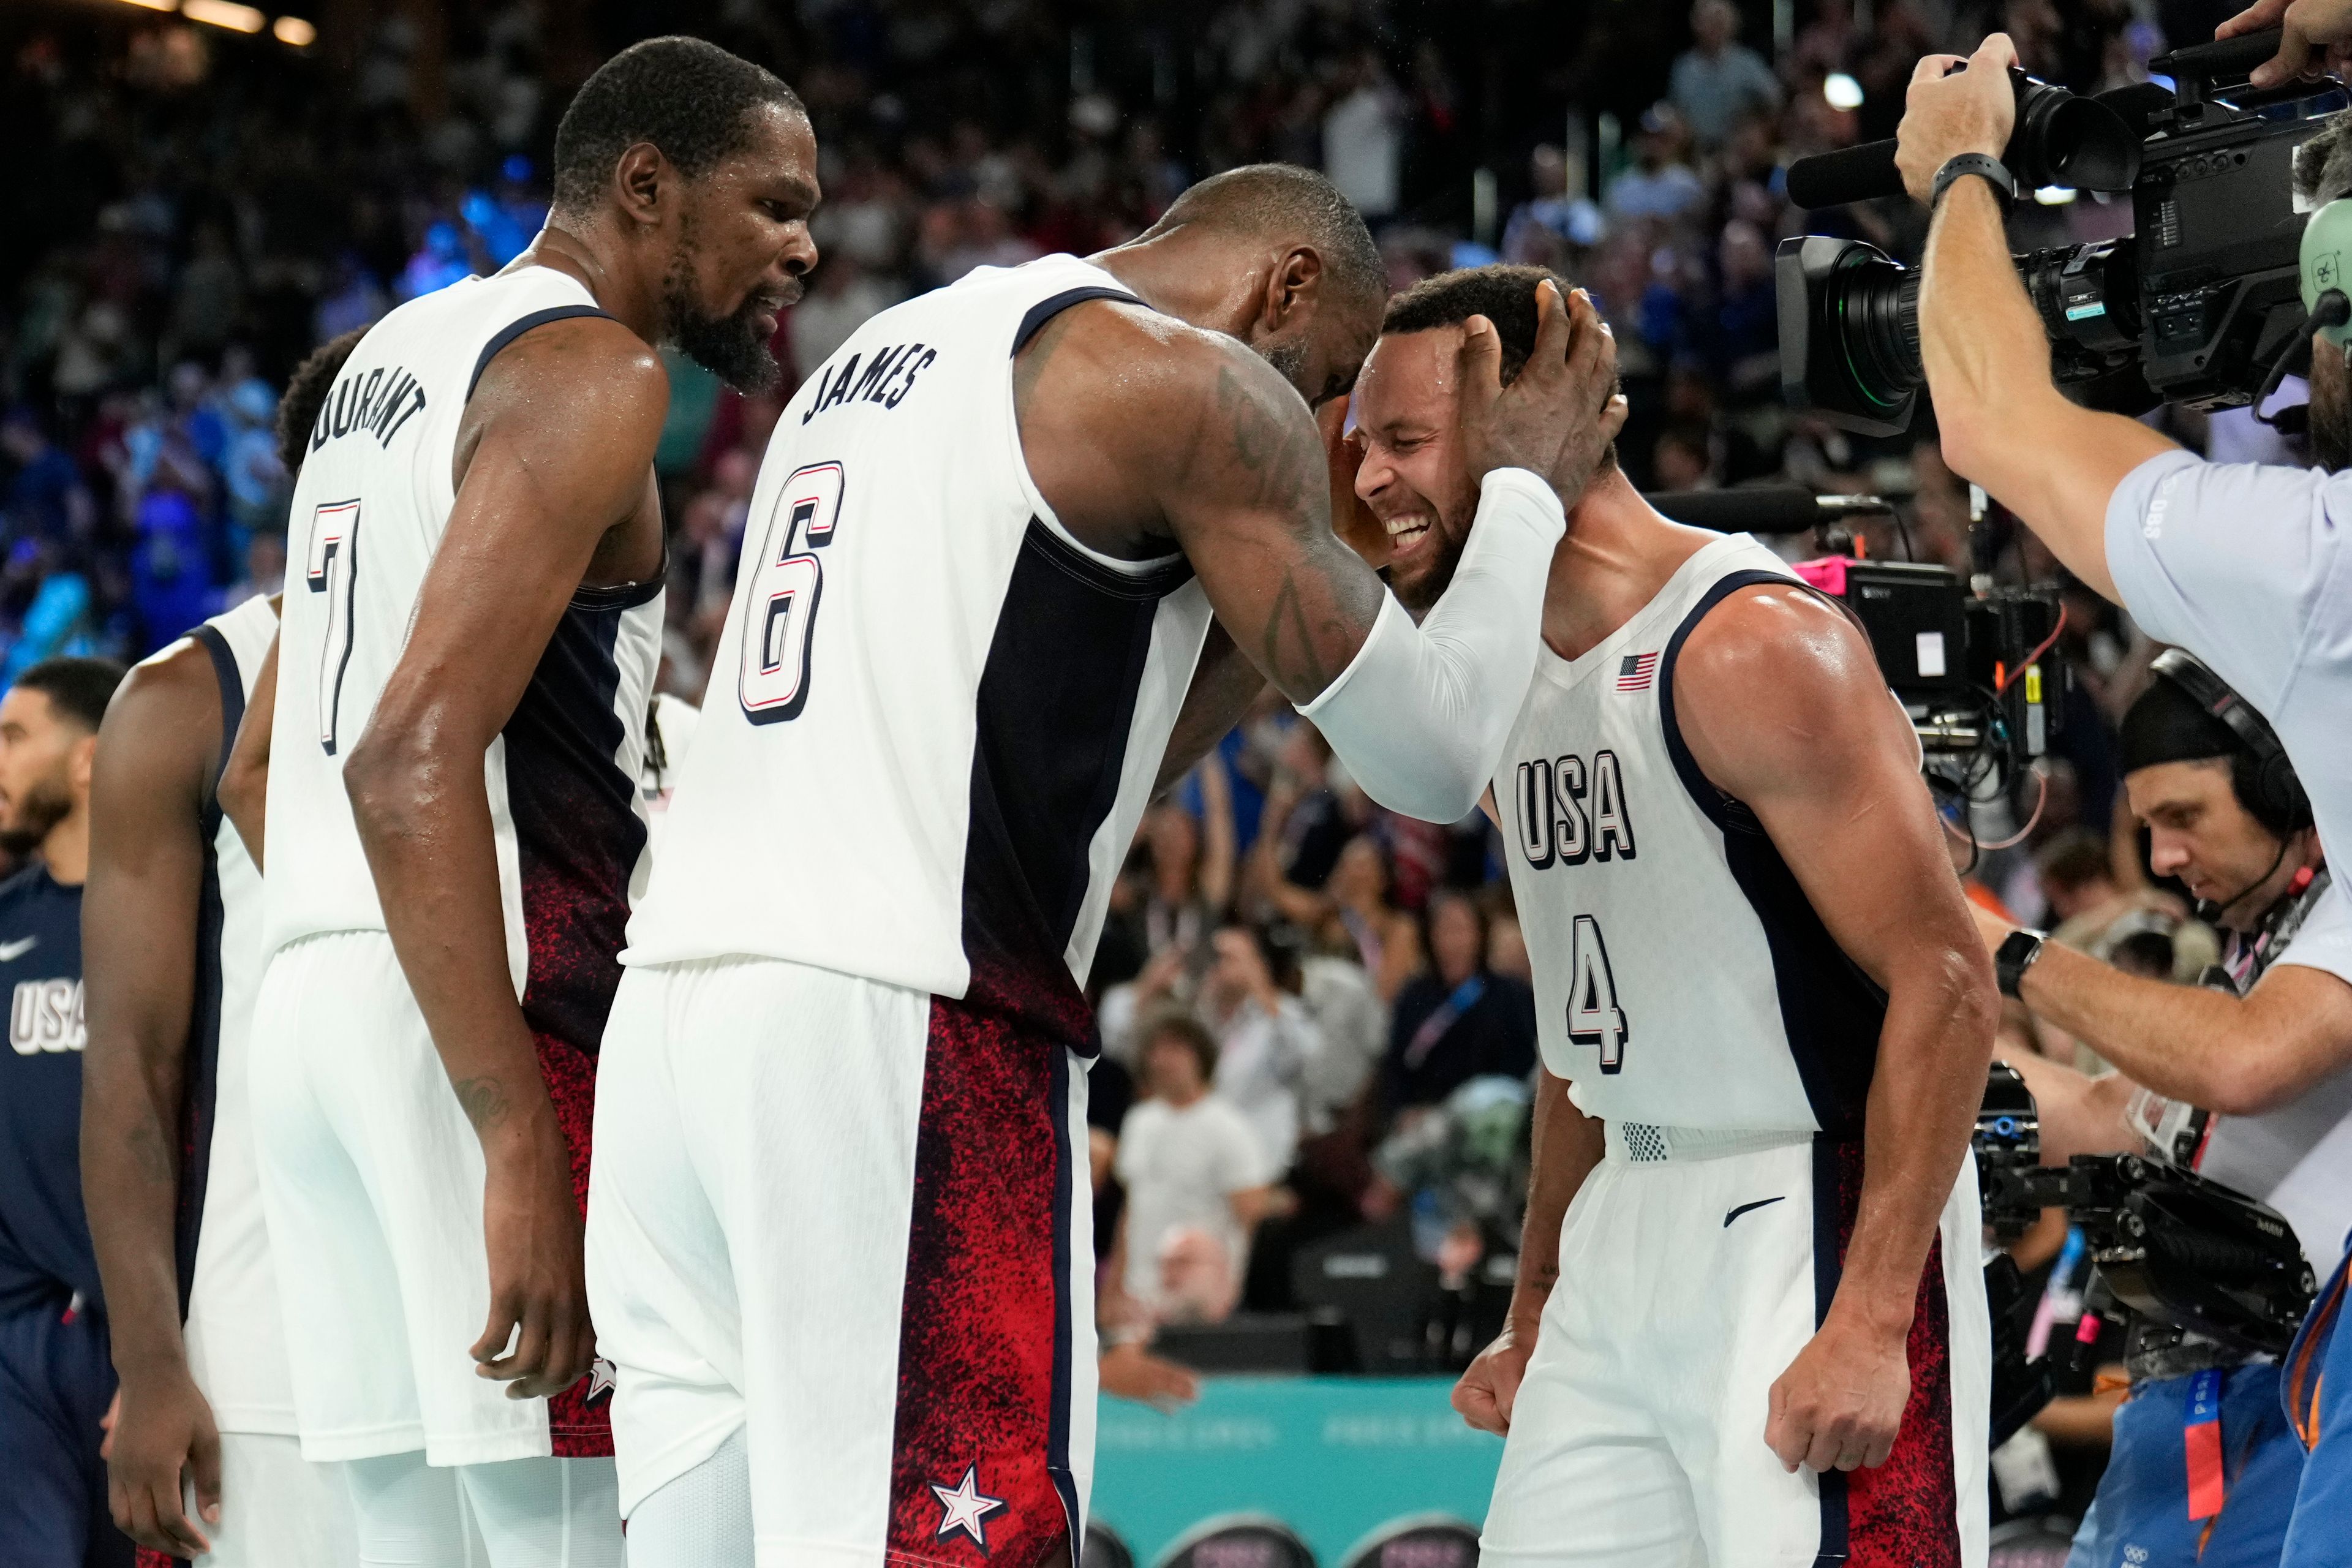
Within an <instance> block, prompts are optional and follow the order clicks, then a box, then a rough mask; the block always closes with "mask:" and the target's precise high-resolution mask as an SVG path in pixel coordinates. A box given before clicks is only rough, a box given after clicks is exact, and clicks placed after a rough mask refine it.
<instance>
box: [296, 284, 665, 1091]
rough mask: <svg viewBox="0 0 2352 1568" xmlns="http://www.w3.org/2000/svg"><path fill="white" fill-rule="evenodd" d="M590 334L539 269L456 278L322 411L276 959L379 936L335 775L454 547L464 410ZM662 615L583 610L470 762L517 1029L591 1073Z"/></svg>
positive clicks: (631, 868) (588, 603)
mask: <svg viewBox="0 0 2352 1568" xmlns="http://www.w3.org/2000/svg"><path fill="white" fill-rule="evenodd" d="M601 313H602V312H601V311H599V310H597V309H596V306H595V302H594V300H593V299H592V298H591V297H590V295H589V293H588V290H587V289H585V288H584V287H583V286H582V285H581V284H580V283H579V282H577V281H576V280H574V279H572V278H570V277H568V276H566V275H565V274H563V273H561V272H558V271H556V270H554V269H553V268H545V267H526V268H521V269H520V270H517V271H513V272H509V273H505V274H502V275H500V276H499V277H496V278H488V279H467V280H466V281H464V282H462V283H458V284H456V285H454V286H452V287H450V288H448V289H443V290H441V291H440V292H439V293H436V294H428V295H426V296H425V297H424V298H422V299H419V300H412V301H410V302H409V303H408V304H405V305H403V306H402V307H400V309H398V310H394V311H393V312H392V313H391V314H390V315H388V316H386V317H385V318H384V319H383V321H379V322H377V323H376V325H375V326H374V327H373V329H371V330H370V331H369V332H368V334H367V336H366V337H364V338H362V340H361V341H360V343H359V346H358V347H357V348H355V349H353V350H352V356H351V359H350V361H349V363H346V364H345V366H344V367H343V371H342V374H341V377H340V378H339V379H338V380H337V381H336V384H335V387H334V390H333V392H332V393H331V395H329V397H328V399H327V403H326V406H325V407H324V408H323V409H321V410H320V415H319V422H318V424H317V425H316V426H313V427H312V429H311V432H310V451H309V454H308V456H307V458H305V460H304V462H303V466H302V471H301V475H300V477H299V479H298V480H297V482H296V484H295V489H294V502H293V509H292V514H291V517H290V519H289V554H290V555H291V557H292V559H291V562H290V566H291V570H290V571H289V574H288V577H287V585H286V597H285V611H284V615H285V628H284V631H283V633H282V637H281V641H280V644H279V648H278V707H277V712H276V731H275V739H274V740H273V742H271V751H270V778H269V811H268V818H269V820H268V840H269V861H270V865H271V867H272V868H274V870H273V874H272V875H271V877H270V878H269V881H268V894H267V900H266V902H267V908H268V936H267V941H268V946H269V948H270V949H271V950H272V951H275V950H276V949H277V948H278V947H280V946H283V945H284V944H285V943H287V942H292V941H295V940H297V939H298V938H300V937H304V936H309V935H311V934H314V933H316V932H320V931H380V930H382V929H383V910H382V908H381V906H380V905H379V904H378V902H377V900H376V890H375V882H374V880H373V878H372V877H371V876H370V875H369V872H368V867H367V860H366V858H365V856H364V855H363V854H362V851H361V848H360V840H359V833H358V829H357V828H356V826H354V824H353V821H352V808H351V803H350V801H349V799H348V798H347V797H346V796H345V795H344V793H343V777H342V769H343V759H344V758H345V757H347V756H348V755H349V754H350V752H351V749H352V746H353V745H354V744H355V743H357V742H358V740H359V738H360V736H361V735H362V733H363V732H364V731H366V729H367V726H368V721H369V719H370V718H371V717H372V716H373V713H374V711H375V705H376V701H377V700H378V698H380V697H381V696H382V694H383V688H384V683H385V681H386V680H387V679H390V677H391V675H392V671H393V668H394V666H395V665H396V664H397V663H398V662H399V659H400V655H401V651H402V649H403V648H404V647H405V645H406V643H407V638H408V629H409V624H410V619H411V617H412V616H414V614H415V608H416V600H417V595H418V592H419V590H420V588H421V587H422V586H423V584H424V581H425V572H426V570H427V568H429V567H430V566H431V565H432V563H433V557H434V554H435V552H436V551H437V550H438V549H439V547H440V544H441V536H442V533H443V531H444V530H445V529H446V527H447V526H448V521H449V513H450V509H451V508H452V506H453V505H454V504H455V503H456V500H457V496H456V490H455V487H454V482H453V475H452V468H453V458H454V456H455V453H456V448H457V432H458V426H459V425H460V422H461V421H462V419H463V416H464V414H465V407H466V402H467V398H469V397H470V396H471V395H473V390H474V385H475V383H476V382H477V381H478V380H479V379H480V376H481V373H482V371H483V370H484V369H485V368H486V367H487V366H488V363H489V362H490V360H491V358H492V357H493V356H495V355H496V354H497V353H499V351H500V350H501V349H503V348H505V347H506V346H507V345H508V344H509V343H510V342H513V341H514V340H515V339H516V338H518V337H520V336H521V335H522V333H524V332H526V331H530V329H531V328H533V327H536V326H540V325H543V324H545V323H546V322H549V321H558V320H562V319H563V318H566V317H571V316H583V315H598V314H601ZM661 615H662V612H661V583H660V581H659V579H658V578H656V580H655V581H653V582H650V583H646V584H631V585H625V586H621V587H613V588H582V589H580V590H579V591H578V592H577V593H576V594H575V595H573V598H572V605H571V607H570V608H568V609H567V610H566V611H565V612H564V615H563V618H562V621H561V622H560V623H558V625H557V627H556V630H555V633H554V635H553V636H552V637H551V638H550V639H549V642H548V645H547V648H546V651H545V652H544V653H543V654H542V655H541V658H540V662H539V666H538V668H537V669H536V670H535V671H534V672H533V674H532V676H531V679H530V684H529V686H528V687H526V688H525V690H524V693H523V697H522V700H521V701H520V703H519V704H518V705H517V706H516V709H515V711H514V715H513V717H512V718H510V719H509V721H508V722H507V725H506V728H505V730H504V731H503V732H502V733H501V734H500V735H499V738H498V739H497V740H496V741H494V742H491V744H490V747H489V749H488V752H487V754H486V755H485V757H484V759H483V766H484V769H485V772H486V775H487V782H488V788H489V800H490V816H491V820H492V824H493V826H494V827H495V829H496V832H497V844H498V859H499V886H500V889H501V891H502V893H503V896H504V902H505V908H506V927H507V931H506V936H507V954H508V960H509V967H510V968H511V970H512V971H513V976H514V982H515V985H516V989H517V992H518V994H520V996H521V998H522V1002H523V1011H524V1015H525V1016H526V1017H527V1018H528V1019H529V1021H530V1024H531V1026H532V1027H533V1029H534V1030H536V1031H538V1032H539V1033H541V1034H542V1035H553V1036H555V1037H560V1038H562V1039H563V1040H565V1041H567V1042H568V1043H570V1044H571V1045H572V1046H573V1047H576V1048H577V1049H579V1050H582V1051H584V1052H587V1053H589V1054H591V1055H592V1056H593V1053H594V1051H595V1049H596V1047H597V1045H598V1043H599V1042H600V1040H601V1039H602V1037H603V1034H604V1012H605V1009H606V1008H607V1007H609V1005H610V1004H611V1000H612V992H613V989H614V986H616V985H617V984H619V981H620V970H619V965H618V963H617V959H616V955H617V953H618V952H619V949H620V944H621V939H622V934H623V931H624V930H625V924H626V921H627V905H628V898H629V894H630V891H631V889H632V886H633V885H634V882H635V879H636V878H637V876H638V875H639V873H640V868H641V862H642V860H643V858H644V850H645V843H646V829H645V818H644V813H643V810H642V807H641V804H640V802H639V799H638V794H637V781H638V774H639V773H640V771H641V770H642V767H643V764H644V757H645V744H646V742H645V730H646V723H645V721H646V703H647V701H648V700H649V697H650V694H651V691H652V687H653V679H654V672H655V668H656V665H657V664H658V662H659V659H660V644H661Z"/></svg>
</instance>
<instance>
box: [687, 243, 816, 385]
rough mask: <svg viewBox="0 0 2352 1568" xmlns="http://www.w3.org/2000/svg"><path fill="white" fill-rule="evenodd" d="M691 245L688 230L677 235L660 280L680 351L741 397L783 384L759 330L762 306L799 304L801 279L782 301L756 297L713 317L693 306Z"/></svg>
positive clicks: (796, 280)
mask: <svg viewBox="0 0 2352 1568" xmlns="http://www.w3.org/2000/svg"><path fill="white" fill-rule="evenodd" d="M692 245H693V234H692V231H691V230H690V229H689V230H688V231H686V232H684V233H682V234H680V235H679V237H678V246H677V254H676V255H674V256H673V257H671V258H670V265H669V276H668V277H667V278H666V279H663V280H662V307H663V310H664V312H665V313H666V314H667V316H668V317H669V330H670V335H671V337H672V338H673V339H674V340H675V341H676V342H677V347H678V352H679V353H683V354H685V355H686V357H687V358H688V359H690V360H692V361H693V362H694V363H697V364H698V365H700V366H702V368H703V369H705V370H707V371H709V372H710V373H711V374H713V375H716V376H717V377H719V380H721V381H723V382H725V383H726V384H728V385H730V386H731V387H733V388H735V390H736V391H738V392H765V391H767V390H768V389H769V388H771V387H772V386H774V385H775V384H776V383H778V382H779V381H781V380H782V379H783V374H784V372H783V367H782V366H781V365H779V364H777V363H776V356H775V355H774V354H772V353H770V352H769V351H768V340H767V338H766V337H765V336H763V335H762V334H761V331H760V325H759V315H760V310H761V307H762V306H768V307H772V308H775V309H782V307H784V306H787V305H790V304H792V303H793V301H794V300H798V299H799V298H800V297H801V292H800V281H799V279H792V280H791V281H790V282H789V283H788V285H787V288H786V292H785V295H784V297H783V298H782V300H777V299H774V298H772V297H771V298H766V299H763V298H761V296H760V295H759V294H757V293H753V294H751V295H749V296H747V297H746V298H745V299H744V300H743V303H742V304H740V305H739V306H737V307H736V308H735V310H734V313H733V314H731V315H726V316H714V315H711V314H710V313H709V311H707V310H703V309H702V307H701V306H699V305H698V304H696V303H695V300H694V267H693V263H692V260H691V254H692Z"/></svg>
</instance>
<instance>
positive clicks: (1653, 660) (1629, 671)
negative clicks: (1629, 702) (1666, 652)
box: [1617, 653, 1658, 691]
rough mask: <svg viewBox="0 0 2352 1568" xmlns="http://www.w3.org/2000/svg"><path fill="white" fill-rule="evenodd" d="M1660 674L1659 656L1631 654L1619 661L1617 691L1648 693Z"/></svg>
mask: <svg viewBox="0 0 2352 1568" xmlns="http://www.w3.org/2000/svg"><path fill="white" fill-rule="evenodd" d="M1657 673H1658V656H1657V655H1656V654H1654V653H1629V654H1627V655H1626V656H1625V657H1624V658H1621V659H1619V660H1618V661H1617V689H1618V690H1620V691H1647V690H1648V689H1650V682H1651V681H1652V680H1653V679H1655V678H1656V676H1657Z"/></svg>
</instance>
